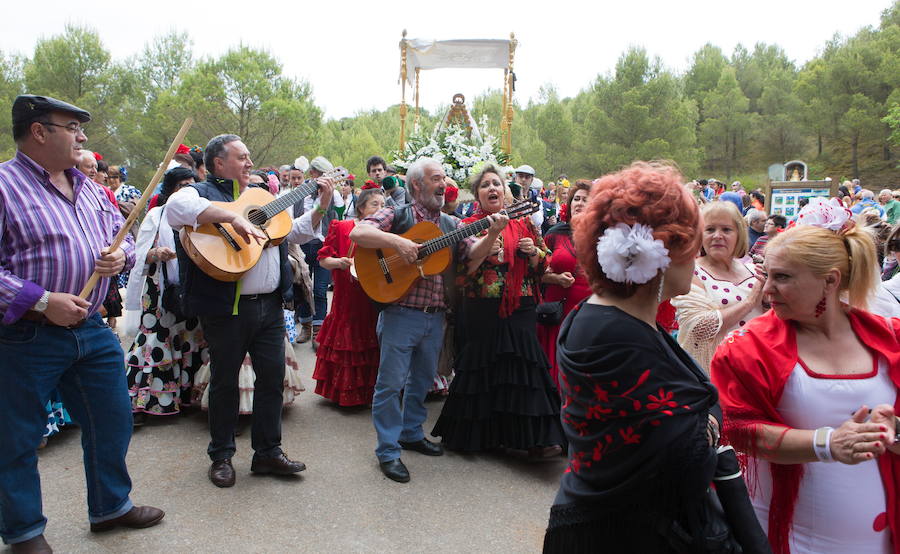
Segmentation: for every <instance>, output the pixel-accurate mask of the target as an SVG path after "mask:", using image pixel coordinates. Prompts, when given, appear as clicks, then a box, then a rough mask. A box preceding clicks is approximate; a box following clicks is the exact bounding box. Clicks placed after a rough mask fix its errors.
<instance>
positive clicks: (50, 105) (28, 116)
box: [12, 94, 91, 126]
mask: <svg viewBox="0 0 900 554" xmlns="http://www.w3.org/2000/svg"><path fill="white" fill-rule="evenodd" d="M50 112H69V113H71V114H72V115H74V116H75V117H76V118H78V121H80V122H82V123H87V122H88V121H90V120H91V114H90V113H88V112H87V110H82V109H81V108H79V107H77V106H73V105H72V104H69V103H68V102H63V101H62V100H57V99H56V98H50V97H49V96H35V95H34V94H22V95H19V96H17V97H16V101H15V102H13V107H12V122H13V126H18V125H21V124H28V123H31V122H33V121H37V120H38V119H40V118H41V117H42V116H43V115H45V114H48V113H50Z"/></svg>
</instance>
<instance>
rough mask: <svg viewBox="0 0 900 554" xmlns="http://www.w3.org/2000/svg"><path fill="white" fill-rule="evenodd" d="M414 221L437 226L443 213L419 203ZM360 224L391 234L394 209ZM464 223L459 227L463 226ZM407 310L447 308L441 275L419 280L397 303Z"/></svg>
mask: <svg viewBox="0 0 900 554" xmlns="http://www.w3.org/2000/svg"><path fill="white" fill-rule="evenodd" d="M412 212H413V219H414V221H415V222H416V223H419V222H422V221H430V222H431V223H434V224H435V225H437V224H438V223H439V222H440V219H441V212H439V211H438V212H429V211H428V210H426V209H425V208H424V207H422V206H420V205H419V204H418V203H413V205H412ZM359 223H361V224H365V225H372V226H373V227H376V228H378V229H380V230H382V231H384V232H385V233H390V232H391V225H392V224H393V223H394V208H393V207H386V208H382V209H380V210H378V211H377V212H375V213H374V214H372V215H370V216H369V217H367V218H365V219H363V220H362V221H360V222H359ZM461 225H462V222H460V223H459V225H458V226H461ZM396 303H397V304H399V305H401V306H406V307H407V308H416V309H422V308H429V307H436V308H446V307H447V302H446V300H445V299H444V277H443V275H441V274H437V275H426V276H425V278H424V279H419V280H418V281H416V284H414V285H413V287H412V288H411V289H409V292H408V293H406V296H404V297H403V298H401V299H400V300H398V301H397V302H396Z"/></svg>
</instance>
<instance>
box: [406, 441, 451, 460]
mask: <svg viewBox="0 0 900 554" xmlns="http://www.w3.org/2000/svg"><path fill="white" fill-rule="evenodd" d="M400 448H402V449H403V450H413V451H415V452H419V453H420V454H425V455H426V456H443V455H444V449H443V448H442V447H441V445H439V444H438V443H436V442H431V441H430V440H428V439H422V440H420V441H415V442H406V441H400Z"/></svg>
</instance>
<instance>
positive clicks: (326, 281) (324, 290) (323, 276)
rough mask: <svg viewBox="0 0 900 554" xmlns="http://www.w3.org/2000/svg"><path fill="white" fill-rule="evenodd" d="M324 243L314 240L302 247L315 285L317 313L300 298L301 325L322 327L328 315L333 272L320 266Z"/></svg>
mask: <svg viewBox="0 0 900 554" xmlns="http://www.w3.org/2000/svg"><path fill="white" fill-rule="evenodd" d="M320 248H322V241H320V240H313V241H310V242H308V243H306V244H301V245H300V250H302V251H303V254H304V255H305V256H306V265H308V266H309V273H310V277H312V283H313V302H315V304H316V306H315V308H316V312H315V313H312V310H311V309H310V306H309V304H308V303H307V302H306V300H304V299H302V298H298V299H297V302H298V304H299V315H300V323H312V324H313V325H317V326H318V325H322V322H323V321H325V316H326V315H328V285H330V284H331V271H329V270H327V269H325V268H324V267H322V266H321V265H319V249H320Z"/></svg>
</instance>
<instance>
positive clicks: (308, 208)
mask: <svg viewBox="0 0 900 554" xmlns="http://www.w3.org/2000/svg"><path fill="white" fill-rule="evenodd" d="M331 205H332V206H334V207H335V208H340V207H341V206H343V205H344V197H343V196H341V193H340V192H338V191H337V190H335V191H334V196H332V199H331ZM318 207H319V195H318V193H313V194H311V195H309V196H307V197H306V198H304V199H303V216H309V215H310V214H311V213H312V212H313V211H315V210H316V209H317V208H318ZM303 216H301V217H303ZM327 232H328V229H324V230H323V229H322V226H321V225H319V226H318V227H317V228H316V229H314V233H313V235H314V236H313V238H317V239H319V240H320V241H322V242H325V235H324V233H327ZM310 240H312V239H310ZM307 242H309V240H306V241H303V242H302V243H300V244H305V243H307Z"/></svg>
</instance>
